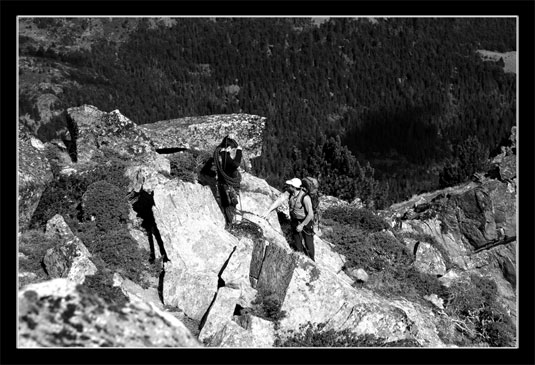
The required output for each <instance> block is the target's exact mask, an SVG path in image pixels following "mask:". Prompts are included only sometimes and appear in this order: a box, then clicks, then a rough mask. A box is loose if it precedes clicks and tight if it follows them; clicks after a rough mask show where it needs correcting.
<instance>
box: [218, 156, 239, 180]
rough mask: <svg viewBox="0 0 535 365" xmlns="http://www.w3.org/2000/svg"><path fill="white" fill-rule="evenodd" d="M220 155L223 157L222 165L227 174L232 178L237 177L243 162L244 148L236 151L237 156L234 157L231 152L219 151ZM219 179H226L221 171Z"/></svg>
mask: <svg viewBox="0 0 535 365" xmlns="http://www.w3.org/2000/svg"><path fill="white" fill-rule="evenodd" d="M219 156H220V157H221V167H223V171H224V172H225V174H227V175H228V176H230V177H231V178H237V177H238V176H239V175H238V174H239V172H238V167H240V164H241V159H242V150H241V149H239V150H237V151H236V157H235V158H234V159H232V157H231V156H230V152H219ZM217 179H218V181H220V182H223V181H224V180H223V176H221V173H220V172H219V171H217Z"/></svg>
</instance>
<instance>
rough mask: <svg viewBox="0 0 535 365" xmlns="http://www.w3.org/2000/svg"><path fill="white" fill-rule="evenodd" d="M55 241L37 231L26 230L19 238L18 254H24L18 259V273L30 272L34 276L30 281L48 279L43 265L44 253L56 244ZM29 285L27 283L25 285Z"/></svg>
mask: <svg viewBox="0 0 535 365" xmlns="http://www.w3.org/2000/svg"><path fill="white" fill-rule="evenodd" d="M57 243H58V242H57V240H55V239H50V238H48V237H46V236H45V234H44V232H43V231H41V230H37V229H32V230H28V231H26V232H24V233H22V234H21V235H20V236H19V248H18V249H19V252H20V253H22V254H24V257H23V258H19V272H30V273H33V274H35V275H36V277H35V278H34V279H33V280H32V281H42V280H46V279H48V274H47V272H46V270H45V267H44V264H43V258H44V257H45V254H46V251H47V250H48V249H50V248H52V247H54V246H55V245H56V244H57ZM25 284H29V283H25Z"/></svg>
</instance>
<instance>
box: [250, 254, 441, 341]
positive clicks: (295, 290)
mask: <svg viewBox="0 0 535 365" xmlns="http://www.w3.org/2000/svg"><path fill="white" fill-rule="evenodd" d="M266 260H269V257H266ZM267 265H269V263H268V264H267ZM264 266H266V263H264ZM285 268H286V273H284V274H282V275H281V276H283V277H285V278H288V280H286V282H287V286H286V288H285V290H284V291H285V296H284V301H283V305H282V307H281V311H285V312H286V317H284V318H283V319H282V320H281V321H280V332H281V337H283V338H284V337H285V336H287V334H289V333H291V332H292V331H298V330H299V328H300V326H301V325H304V324H307V323H312V324H320V323H324V324H326V326H325V329H326V330H327V329H335V330H344V329H349V330H350V331H352V332H353V333H355V334H356V335H366V334H370V335H374V336H377V337H380V338H383V339H385V341H396V340H401V339H409V338H410V339H413V338H414V339H415V340H416V341H418V342H419V343H420V344H422V345H423V346H429V347H442V346H444V344H443V342H442V341H441V340H440V338H439V337H438V335H437V334H436V328H435V325H434V321H433V320H432V317H433V314H432V312H431V311H430V310H429V309H426V308H424V307H422V306H420V305H416V304H414V303H410V302H408V301H403V300H399V301H395V302H393V301H392V300H388V299H386V298H383V297H381V296H378V295H376V294H374V293H373V292H371V291H369V290H367V289H358V290H357V289H355V288H353V287H352V286H351V285H350V284H349V283H347V282H345V281H344V280H340V279H339V278H338V277H337V275H336V274H334V273H332V272H330V271H328V270H323V269H320V268H318V266H317V265H315V264H314V263H313V262H312V261H311V260H309V259H308V258H307V257H305V256H303V255H293V261H292V262H291V264H289V265H285ZM260 285H261V282H259V286H260ZM278 291H279V292H282V291H283V290H281V289H279V290H278Z"/></svg>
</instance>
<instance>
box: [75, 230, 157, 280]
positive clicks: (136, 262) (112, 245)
mask: <svg viewBox="0 0 535 365" xmlns="http://www.w3.org/2000/svg"><path fill="white" fill-rule="evenodd" d="M79 237H80V239H82V241H83V242H84V244H85V245H86V247H87V249H88V250H89V252H91V254H92V255H93V258H92V260H93V261H94V262H95V265H97V268H99V269H100V268H105V269H109V270H111V271H113V272H117V273H119V274H121V275H123V276H124V277H126V278H128V279H130V280H132V281H134V282H136V283H138V284H140V285H142V286H146V284H145V282H144V279H143V275H142V272H143V269H145V268H144V266H143V265H142V263H143V262H144V261H147V258H148V257H149V253H148V252H147V251H145V250H141V249H140V248H139V247H138V245H137V242H136V241H135V240H134V239H133V238H132V236H131V235H130V233H128V231H127V230H126V228H125V227H120V228H118V229H115V230H109V231H106V232H102V231H100V230H98V229H95V228H94V227H91V228H89V229H87V230H86V231H85V232H83V233H80V234H79Z"/></svg>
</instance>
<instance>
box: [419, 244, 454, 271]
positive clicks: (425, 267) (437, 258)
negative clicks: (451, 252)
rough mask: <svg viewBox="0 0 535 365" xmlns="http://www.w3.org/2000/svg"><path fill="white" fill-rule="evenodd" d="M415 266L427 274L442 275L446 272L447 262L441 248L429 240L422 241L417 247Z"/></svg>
mask: <svg viewBox="0 0 535 365" xmlns="http://www.w3.org/2000/svg"><path fill="white" fill-rule="evenodd" d="M414 267H415V268H416V269H417V270H418V271H420V272H423V273H425V274H430V275H436V276H442V275H444V274H445V273H446V263H445V262H444V258H443V257H442V254H441V253H440V251H439V250H437V249H436V248H435V247H433V246H432V245H431V244H429V243H427V242H420V243H419V244H418V246H417V249H416V258H415V261H414Z"/></svg>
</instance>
